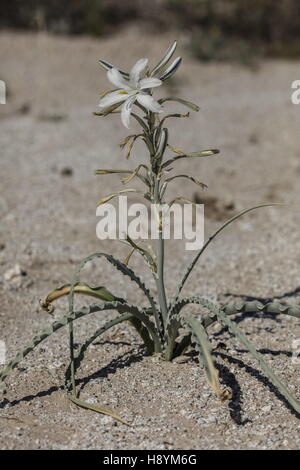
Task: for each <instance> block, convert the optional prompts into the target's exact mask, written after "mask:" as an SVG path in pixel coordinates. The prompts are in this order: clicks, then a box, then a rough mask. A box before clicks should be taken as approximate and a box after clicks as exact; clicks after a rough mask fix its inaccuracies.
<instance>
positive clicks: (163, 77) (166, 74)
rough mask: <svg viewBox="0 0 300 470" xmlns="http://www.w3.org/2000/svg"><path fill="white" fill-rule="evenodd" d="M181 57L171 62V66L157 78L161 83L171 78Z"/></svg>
mask: <svg viewBox="0 0 300 470" xmlns="http://www.w3.org/2000/svg"><path fill="white" fill-rule="evenodd" d="M181 60H182V59H181V57H177V59H175V60H174V62H172V64H171V65H170V66H169V67H168V68H167V70H165V71H164V73H163V74H162V75H161V76H160V77H159V78H160V79H161V80H162V81H164V80H167V78H170V77H172V75H173V74H174V73H175V72H176V70H177V69H178V67H179V65H180V64H181Z"/></svg>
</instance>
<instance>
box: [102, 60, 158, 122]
mask: <svg viewBox="0 0 300 470" xmlns="http://www.w3.org/2000/svg"><path fill="white" fill-rule="evenodd" d="M147 64H148V59H140V60H138V61H137V63H136V64H135V65H134V66H133V67H132V69H131V71H130V73H129V75H128V79H127V78H125V77H126V75H125V73H124V72H123V74H122V73H121V72H120V71H119V70H118V69H117V68H115V67H111V68H110V69H109V70H108V72H107V77H108V79H109V80H110V82H111V83H112V84H113V85H114V86H116V87H117V90H115V91H112V92H110V93H108V94H106V95H105V96H103V97H102V98H101V100H100V103H99V107H100V109H106V108H108V107H110V106H113V105H117V104H121V103H122V102H124V103H123V105H122V110H121V120H122V123H123V124H124V126H125V127H127V128H129V124H130V115H131V112H132V107H133V104H134V103H135V101H137V102H138V103H140V104H141V105H142V106H144V108H146V109H148V110H149V111H152V112H154V113H161V112H162V111H163V107H162V106H161V105H160V104H159V103H158V102H157V101H156V100H155V99H154V98H153V97H152V96H151V95H150V94H149V93H146V92H145V91H144V90H149V89H151V88H154V87H158V86H159V85H161V84H162V81H161V80H159V79H158V78H154V77H148V78H142V79H141V78H140V74H141V72H142V71H143V70H144V68H145V67H146V65H147Z"/></svg>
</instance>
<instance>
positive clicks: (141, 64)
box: [129, 59, 148, 87]
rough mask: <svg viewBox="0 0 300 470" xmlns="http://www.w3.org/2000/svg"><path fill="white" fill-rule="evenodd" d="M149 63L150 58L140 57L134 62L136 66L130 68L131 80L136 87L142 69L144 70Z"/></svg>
mask: <svg viewBox="0 0 300 470" xmlns="http://www.w3.org/2000/svg"><path fill="white" fill-rule="evenodd" d="M147 64H148V59H140V60H138V61H137V62H136V63H135V64H134V66H133V67H132V69H131V70H130V74H129V76H130V81H131V83H132V84H133V85H134V86H136V87H137V86H138V82H139V79H140V73H141V71H142V70H144V68H145V67H146V65H147Z"/></svg>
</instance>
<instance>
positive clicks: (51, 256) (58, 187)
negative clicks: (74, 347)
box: [0, 28, 300, 449]
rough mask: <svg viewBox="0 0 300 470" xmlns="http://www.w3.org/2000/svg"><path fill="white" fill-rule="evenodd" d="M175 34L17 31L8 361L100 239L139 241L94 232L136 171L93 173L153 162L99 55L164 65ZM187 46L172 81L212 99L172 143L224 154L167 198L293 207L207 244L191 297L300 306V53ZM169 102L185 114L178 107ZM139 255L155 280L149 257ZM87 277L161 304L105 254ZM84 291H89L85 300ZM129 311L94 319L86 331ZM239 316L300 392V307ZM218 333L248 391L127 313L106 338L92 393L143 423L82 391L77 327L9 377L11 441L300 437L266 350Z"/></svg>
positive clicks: (3, 316)
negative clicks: (217, 58) (270, 55)
mask: <svg viewBox="0 0 300 470" xmlns="http://www.w3.org/2000/svg"><path fill="white" fill-rule="evenodd" d="M173 36H174V35H172V34H163V35H161V36H159V35H156V36H154V37H151V36H150V35H149V34H148V33H146V32H144V34H143V35H141V34H140V32H139V31H138V30H137V29H135V28H131V29H128V30H123V31H121V32H119V33H118V34H117V35H115V36H114V37H109V38H105V39H90V38H63V37H52V36H49V35H46V34H38V35H34V34H23V33H12V32H2V33H1V35H0V44H1V55H0V57H1V74H2V75H1V77H0V78H1V79H3V80H5V81H6V83H7V87H8V97H7V104H6V105H0V106H1V108H0V112H1V116H0V117H1V131H0V142H1V145H0V155H1V159H0V182H1V193H0V219H1V232H0V234H1V235H0V250H1V251H0V295H1V303H0V306H1V307H0V339H1V340H2V341H5V342H6V346H7V360H9V359H11V358H12V357H13V356H14V355H15V354H16V353H17V352H18V351H19V350H20V348H22V347H23V346H24V345H25V344H26V342H28V341H29V340H30V339H31V337H32V336H33V335H34V334H36V333H38V332H39V331H40V330H41V329H42V328H43V327H44V326H46V325H48V324H50V323H51V321H52V320H51V318H50V317H49V316H47V314H46V313H44V312H43V311H41V309H40V307H39V299H40V298H42V297H45V296H46V295H47V293H48V292H49V291H50V290H52V289H54V288H56V287H58V286H60V285H62V284H64V283H66V282H69V281H70V280H72V278H73V275H74V271H75V268H76V265H77V263H78V262H79V261H80V260H81V259H82V258H83V257H85V256H87V255H89V254H90V253H93V252H95V251H106V252H112V253H113V254H114V255H115V256H117V257H118V256H119V257H120V258H121V259H124V257H125V256H126V254H127V252H128V249H127V247H125V246H124V245H123V244H121V243H119V242H117V241H111V242H108V241H105V242H103V241H100V240H98V239H97V238H96V234H95V227H96V223H97V221H98V219H97V217H96V214H95V207H96V203H97V201H98V199H99V198H100V197H101V196H103V195H105V194H108V193H110V192H111V191H112V190H114V189H117V188H118V187H119V186H120V182H119V178H118V177H107V176H106V177H100V176H99V177H97V176H94V175H93V172H94V170H95V169H97V168H118V167H119V168H120V167H121V168H122V167H125V166H126V165H130V166H131V168H134V167H136V166H137V165H138V164H139V163H141V162H145V156H144V153H143V150H144V149H143V146H142V145H141V144H138V145H137V146H136V149H135V151H134V152H133V155H132V157H131V161H129V163H128V162H127V161H126V160H125V157H124V154H122V152H121V150H120V148H119V147H118V143H119V142H120V141H121V140H122V139H123V138H124V137H125V135H126V131H125V129H124V128H123V127H122V125H121V123H120V118H119V116H118V115H116V116H112V117H108V118H100V117H95V116H93V115H92V112H93V111H97V102H98V99H99V92H100V91H103V90H107V89H109V84H108V82H107V79H106V74H105V73H104V71H103V70H102V69H101V68H100V67H99V65H98V59H99V58H104V59H106V60H108V61H111V62H114V63H116V64H118V65H119V66H120V67H123V68H125V69H128V68H129V66H131V65H132V64H133V63H134V61H135V60H137V59H138V58H140V57H143V56H147V57H149V58H150V60H151V61H152V63H153V62H154V61H155V60H158V59H159V58H160V55H161V53H162V51H163V50H164V49H165V48H166V47H167V46H168V44H169V43H170V42H171V41H172V39H173ZM179 39H180V38H179ZM179 49H180V53H182V54H183V56H184V62H183V65H182V66H181V68H180V71H179V72H178V73H177V77H176V79H174V81H173V82H172V83H171V84H170V85H168V86H167V89H166V90H164V91H163V90H159V93H163V92H164V93H166V94H169V95H170V94H172V95H175V94H176V95H179V96H181V97H183V98H186V99H189V100H192V101H194V102H196V103H198V104H199V105H200V106H201V111H200V112H199V113H194V114H193V115H192V116H190V118H189V119H183V120H176V121H175V120H173V121H172V125H173V127H172V131H171V137H170V142H171V144H173V145H175V146H176V147H179V148H184V149H186V150H188V151H193V150H198V149H204V148H220V150H221V153H220V155H219V156H215V157H213V158H209V159H201V161H200V160H191V161H187V162H186V163H180V164H178V172H180V173H182V172H186V173H190V174H193V175H194V176H196V177H198V178H199V179H200V180H202V181H204V182H205V183H206V184H207V185H208V186H209V189H208V190H206V191H205V192H203V191H201V190H200V189H198V188H197V187H196V186H192V183H191V186H190V185H187V184H186V181H185V180H182V181H180V180H176V181H178V183H177V184H174V185H173V186H172V187H171V186H170V189H169V195H168V197H169V198H170V199H172V198H173V197H175V196H176V195H185V196H186V197H189V198H194V199H195V200H203V201H204V202H206V206H205V210H206V214H207V217H206V225H205V229H206V234H207V235H208V234H209V233H210V231H211V230H213V229H214V228H216V227H217V226H218V224H220V223H221V222H222V221H223V220H225V219H226V217H229V216H230V215H231V214H233V213H236V212H237V211H239V210H241V209H243V208H246V207H250V206H251V205H255V204H257V203H267V202H283V203H286V204H287V205H285V206H282V207H273V208H267V209H260V210H258V211H256V212H255V213H252V214H250V215H247V216H245V217H244V218H243V219H242V220H241V221H239V222H238V223H236V224H235V226H233V225H232V226H231V227H229V228H228V229H227V230H226V231H225V232H224V233H223V235H222V237H220V238H219V239H218V240H216V241H215V242H214V243H213V245H211V248H210V250H208V251H207V252H206V254H205V256H204V257H203V259H202V263H201V264H199V265H198V266H197V268H196V270H195V272H194V273H193V275H192V276H191V279H190V282H189V283H187V285H186V287H185V290H184V294H185V295H192V294H201V295H204V296H206V297H208V298H210V299H213V300H218V301H220V302H227V301H229V300H239V299H243V298H245V297H243V296H253V297H255V298H261V299H267V298H274V297H276V298H278V299H280V300H281V301H282V302H285V301H288V302H289V303H294V304H297V303H299V299H298V297H299V292H300V284H299V272H300V271H299V261H300V231H299V222H300V214H299V201H300V193H299V178H300V159H299V156H300V154H299V152H300V151H299V128H300V107H298V106H296V105H293V104H292V103H291V83H292V81H293V80H296V79H298V78H299V63H298V62H283V61H282V62H265V63H260V64H256V65H255V66H254V67H251V68H249V67H248V68H246V67H242V66H240V65H237V64H203V63H200V62H196V61H194V60H193V59H192V58H191V57H190V56H189V53H188V51H187V50H186V49H185V48H184V38H182V46H181V47H180V48H179ZM166 108H167V109H168V112H169V110H170V111H171V110H172V111H174V110H177V112H178V110H180V111H179V112H184V111H185V110H184V109H183V108H182V107H181V106H180V105H179V104H178V105H173V104H172V105H171V104H170V105H166ZM170 124H171V121H170ZM132 128H133V132H134V130H135V126H134V125H133V126H132ZM131 184H133V183H131ZM201 198H202V199H201ZM132 200H134V201H138V198H137V197H133V198H132ZM192 254H193V253H192V252H188V251H185V250H184V246H183V243H182V242H180V243H179V242H176V243H175V242H170V246H169V248H168V249H167V253H166V267H165V275H166V284H167V292H168V296H171V294H172V292H174V289H175V286H176V283H177V282H178V280H179V279H180V277H181V274H182V272H183V266H184V265H186V264H187V262H188V260H189V259H190V258H191V256H192ZM131 267H132V268H133V269H136V270H137V271H139V272H140V273H141V276H142V277H143V279H144V280H145V282H147V283H148V284H149V285H150V286H151V287H152V288H153V292H154V293H155V288H154V286H153V283H152V280H151V276H150V274H149V273H148V272H147V270H146V268H145V265H144V263H143V260H142V259H140V258H139V257H138V255H135V256H134V257H133V258H132V262H131ZM82 277H83V279H84V280H86V281H90V282H91V283H93V284H94V285H106V286H107V287H108V288H109V289H110V290H111V291H112V292H115V293H116V294H117V295H120V296H126V297H127V298H128V299H129V300H130V302H132V303H138V304H139V305H146V303H145V299H144V297H143V295H142V294H140V292H138V290H137V289H136V288H135V286H134V284H133V283H130V282H128V281H127V279H126V278H124V277H122V275H121V274H119V273H117V274H116V273H115V272H114V271H113V269H111V268H110V267H109V266H107V265H106V264H105V262H104V261H99V262H93V263H91V265H90V266H88V267H87V269H85V270H84V272H83V275H82ZM77 302H78V305H81V304H82V299H78V301H77ZM66 309H67V302H66V299H61V300H60V301H59V302H57V305H56V311H55V315H56V317H57V318H59V317H60V316H61V315H63V313H65V312H66ZM195 313H197V310H196V311H195ZM198 313H199V312H198ZM113 315H114V314H112V313H109V312H107V313H105V314H98V315H97V314H94V315H91V316H90V317H89V318H87V319H82V320H78V321H77V322H76V324H75V327H76V328H75V330H76V342H77V343H81V342H82V341H83V340H84V339H85V338H86V337H87V336H88V334H89V333H92V332H93V331H94V330H95V329H96V328H97V327H98V325H99V324H102V323H103V322H104V320H105V319H107V318H111V317H112V316H113ZM241 320H243V321H241ZM236 321H238V324H239V326H240V327H241V328H242V329H243V331H244V332H246V334H247V335H249V336H248V337H249V339H251V340H252V341H253V343H254V344H255V345H256V347H257V348H258V349H259V350H260V351H261V352H262V353H263V355H264V357H265V359H266V360H267V361H268V362H269V363H270V364H271V366H272V367H273V369H274V370H275V371H276V372H277V374H278V376H279V377H280V378H281V379H282V380H283V381H284V382H285V383H286V384H287V385H288V387H289V389H290V390H291V391H292V392H293V393H294V394H295V395H296V396H298V397H300V375H299V372H300V365H299V363H298V364H297V363H296V362H295V361H294V362H293V361H292V351H293V341H294V340H296V339H299V338H300V325H299V321H297V319H295V318H291V317H284V316H282V317H278V316H276V317H273V318H271V317H270V316H265V315H256V316H250V315H237V316H236ZM211 338H212V341H213V344H214V347H215V358H216V362H217V364H218V368H219V372H220V377H221V381H222V383H223V384H226V385H228V386H229V387H231V388H232V390H233V398H232V399H231V400H230V401H227V402H225V403H221V402H220V401H219V400H218V399H217V398H216V396H215V395H214V393H213V392H212V391H211V390H210V388H209V386H208V384H207V382H206V379H205V376H204V372H203V370H202V369H201V368H200V367H199V365H198V363H197V357H196V356H194V355H192V354H189V355H188V356H187V358H186V362H179V363H178V362H177V363H176V362H172V363H167V362H165V361H163V360H162V359H161V358H160V357H159V356H154V357H147V356H146V355H145V351H144V349H143V347H142V345H141V342H140V340H139V338H138V337H137V335H136V334H135V332H134V331H133V330H132V329H131V328H130V326H129V325H125V324H123V325H121V326H117V327H115V328H114V329H112V330H110V332H108V333H107V334H105V335H104V336H103V337H102V339H101V340H99V341H96V342H95V344H94V345H93V346H92V347H91V348H90V349H89V351H88V352H87V355H86V359H85V361H84V363H83V365H82V367H81V369H80V371H79V373H78V389H79V390H80V396H81V398H82V399H86V400H89V401H90V402H92V403H100V404H102V405H104V406H106V407H107V408H109V409H112V410H113V411H115V412H116V413H118V414H119V415H120V416H122V417H123V418H124V419H125V420H127V421H128V422H129V423H130V425H131V426H130V427H128V426H126V425H124V424H121V423H119V422H116V421H114V420H113V419H112V418H110V417H108V416H104V415H99V414H96V413H93V412H91V411H87V410H83V409H80V408H77V407H76V406H75V405H72V404H71V403H70V402H69V401H68V400H67V399H66V398H65V396H64V391H63V383H64V382H63V380H64V371H65V368H66V367H67V365H68V347H67V332H66V331H65V330H60V331H59V332H57V333H56V334H54V335H53V336H52V337H51V338H49V339H48V340H47V341H45V342H44V343H42V344H41V345H40V346H39V347H38V348H37V349H36V350H35V351H34V352H33V353H31V354H30V355H28V356H27V358H26V359H25V360H24V361H23V362H22V363H21V364H20V367H18V368H17V369H16V370H15V371H14V372H13V374H12V375H11V376H10V377H9V378H8V379H7V381H6V383H5V390H4V394H3V395H2V396H1V402H0V403H1V404H0V406H1V410H0V448H1V449H297V448H299V447H300V420H299V416H298V415H296V414H295V413H294V412H293V411H292V410H291V408H290V407H289V406H288V405H287V404H286V402H285V401H284V399H283V398H282V396H281V395H280V394H278V392H277V391H276V389H275V388H274V387H273V386H272V385H271V384H270V382H269V381H268V380H267V379H266V377H265V376H264V374H263V373H262V372H261V371H260V370H259V367H258V365H257V364H256V362H255V361H254V360H253V359H252V358H251V356H250V355H249V354H248V353H247V352H246V351H245V349H244V347H243V346H242V345H241V344H240V343H239V341H238V340H236V339H235V338H233V337H232V336H231V335H230V334H229V333H228V331H226V330H224V329H223V328H221V327H220V326H216V327H213V328H212V329H211Z"/></svg>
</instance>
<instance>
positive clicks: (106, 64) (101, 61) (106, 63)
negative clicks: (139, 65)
mask: <svg viewBox="0 0 300 470" xmlns="http://www.w3.org/2000/svg"><path fill="white" fill-rule="evenodd" d="M99 64H100V65H102V67H103V68H104V69H105V70H110V69H118V67H115V65H113V64H110V63H109V62H107V61H106V60H99ZM118 70H119V72H120V73H121V74H122V75H123V76H124V77H125V78H127V79H129V73H127V72H124V70H121V69H118Z"/></svg>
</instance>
